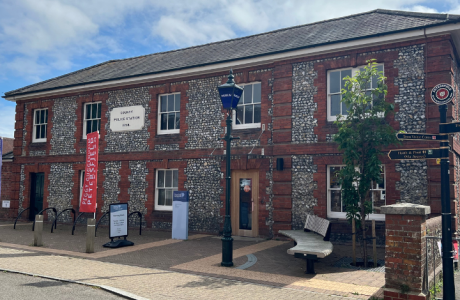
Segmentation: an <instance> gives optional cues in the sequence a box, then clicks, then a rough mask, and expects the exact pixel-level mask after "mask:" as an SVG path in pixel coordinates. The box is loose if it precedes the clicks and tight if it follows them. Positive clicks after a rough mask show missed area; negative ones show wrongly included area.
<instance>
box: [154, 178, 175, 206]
mask: <svg viewBox="0 0 460 300" xmlns="http://www.w3.org/2000/svg"><path fill="white" fill-rule="evenodd" d="M159 171H173V177H172V184H173V186H172V188H169V187H168V188H167V187H161V188H158V172H159ZM174 171H177V187H174ZM165 174H166V173H165ZM165 176H166V175H165ZM165 183H166V180H165ZM160 189H165V190H166V189H168V190H172V191H173V192H174V191H177V190H178V189H179V169H156V170H155V210H156V211H172V209H173V203H172V202H173V199H171V206H169V205H159V204H158V191H159V190H160Z"/></svg>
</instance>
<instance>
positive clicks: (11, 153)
mask: <svg viewBox="0 0 460 300" xmlns="http://www.w3.org/2000/svg"><path fill="white" fill-rule="evenodd" d="M13 158H14V155H13V151H11V152H8V153H5V154H3V155H2V160H3V159H13Z"/></svg>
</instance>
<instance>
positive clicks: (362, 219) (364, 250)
mask: <svg viewBox="0 0 460 300" xmlns="http://www.w3.org/2000/svg"><path fill="white" fill-rule="evenodd" d="M361 230H362V231H363V262H364V267H365V268H367V241H366V215H365V214H364V206H362V207H361Z"/></svg>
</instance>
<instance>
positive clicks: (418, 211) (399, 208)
mask: <svg viewBox="0 0 460 300" xmlns="http://www.w3.org/2000/svg"><path fill="white" fill-rule="evenodd" d="M381 212H382V214H385V215H421V216H424V215H429V214H430V213H431V208H430V207H429V206H426V205H420V204H412V203H398V204H393V205H385V206H382V207H381Z"/></svg>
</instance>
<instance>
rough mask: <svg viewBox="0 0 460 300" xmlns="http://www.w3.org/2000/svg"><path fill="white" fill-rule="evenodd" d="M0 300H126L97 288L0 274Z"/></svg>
mask: <svg viewBox="0 0 460 300" xmlns="http://www.w3.org/2000/svg"><path fill="white" fill-rule="evenodd" d="M0 299H2V300H3V299H5V300H16V299H27V300H30V299H33V300H45V299H46V300H48V299H53V300H64V299H65V300H69V299H79V300H80V299H88V300H89V299H91V300H92V299H98V300H99V299H100V300H120V299H126V298H123V297H119V296H116V295H114V294H112V293H109V292H106V291H104V290H101V289H99V288H93V287H90V286H84V285H80V284H75V283H68V282H62V281H57V280H50V279H45V278H40V277H33V276H27V275H20V274H14V273H8V272H0Z"/></svg>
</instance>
